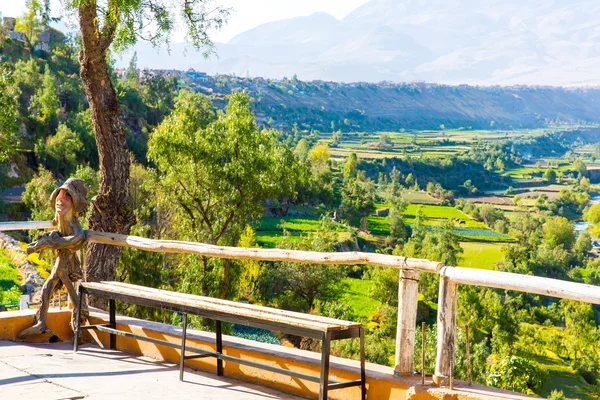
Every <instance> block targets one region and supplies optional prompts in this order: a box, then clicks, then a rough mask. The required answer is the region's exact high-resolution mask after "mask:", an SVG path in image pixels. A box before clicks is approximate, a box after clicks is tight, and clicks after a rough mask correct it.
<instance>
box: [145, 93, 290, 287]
mask: <svg viewBox="0 0 600 400" xmlns="http://www.w3.org/2000/svg"><path fill="white" fill-rule="evenodd" d="M148 156H149V158H150V160H151V161H152V162H154V163H155V164H156V166H157V169H158V172H159V173H160V180H159V184H158V188H157V192H156V195H157V197H158V198H159V199H162V200H163V201H164V202H165V203H167V204H170V205H171V206H172V207H173V208H175V210H176V217H177V218H178V226H179V228H180V233H179V237H180V238H181V239H184V240H195V241H201V242H205V243H210V244H219V245H235V244H236V243H237V241H238V239H239V237H240V234H241V232H242V230H243V229H244V227H245V226H246V224H247V223H249V222H252V221H257V220H258V219H259V218H260V217H261V216H262V215H263V213H264V209H263V203H264V202H265V200H267V199H272V200H277V199H278V198H279V197H280V196H286V195H287V196H289V195H291V194H292V192H293V190H294V184H295V180H296V176H297V172H296V169H297V165H296V163H295V161H294V157H293V155H292V153H291V151H289V150H288V149H287V148H285V147H284V146H283V145H281V144H280V143H279V142H278V140H277V132H275V131H270V130H266V129H260V128H259V127H258V126H257V125H256V121H255V120H254V117H253V116H252V113H251V112H250V99H249V98H248V96H247V95H246V94H245V93H235V94H232V95H230V96H229V104H228V105H227V108H226V110H225V112H219V113H218V114H216V115H215V113H214V111H213V109H212V104H211V103H210V100H209V99H208V98H207V97H206V96H203V95H201V94H194V93H190V92H187V91H181V93H180V94H179V96H178V97H177V101H176V105H175V110H174V111H173V113H171V114H170V115H169V116H168V117H166V118H165V120H164V121H163V122H162V123H161V124H160V125H159V126H158V127H157V128H156V129H155V130H154V132H153V133H152V135H151V136H150V141H149V143H148ZM229 266H230V265H229V264H228V263H224V265H223V274H222V276H219V277H217V276H215V280H216V279H217V278H218V279H219V280H220V279H222V282H223V283H222V286H221V287H220V290H219V292H220V293H209V290H208V286H207V285H206V284H203V285H202V288H201V291H202V293H201V294H202V295H208V294H216V295H219V296H221V297H224V296H225V295H226V294H227V292H228V291H229V286H230V282H231V279H230V278H231V277H230V268H229ZM213 270H214V265H213V264H211V263H210V260H209V259H208V258H206V257H204V258H203V259H202V265H201V271H200V272H201V273H202V278H203V279H205V277H206V276H207V274H209V273H210V272H212V271H213ZM205 283H206V282H205Z"/></svg>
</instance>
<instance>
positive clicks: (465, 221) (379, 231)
mask: <svg viewBox="0 0 600 400" xmlns="http://www.w3.org/2000/svg"><path fill="white" fill-rule="evenodd" d="M419 209H420V210H421V213H422V216H423V217H422V222H423V224H424V225H425V226H427V227H431V228H432V229H433V227H435V226H437V225H440V224H441V223H442V222H443V221H445V220H448V219H449V220H452V221H453V222H454V223H455V228H454V230H455V232H456V234H457V235H458V236H460V237H461V238H462V239H464V240H469V241H484V242H506V241H511V240H512V238H511V237H510V236H507V235H503V234H500V233H497V232H494V231H493V230H491V229H489V228H488V227H487V226H486V225H485V224H484V223H483V222H479V221H476V220H474V219H473V218H471V217H470V216H468V215H467V214H465V213H463V212H462V211H460V210H458V209H456V208H455V207H451V206H440V205H431V204H423V205H422V204H409V205H408V206H407V207H406V209H405V210H404V213H403V215H404V222H405V223H406V224H407V225H409V226H412V225H414V224H415V223H416V215H417V210H419ZM367 222H368V230H369V232H370V233H371V234H372V235H373V236H375V238H376V239H378V240H379V241H382V240H383V239H385V237H386V236H387V235H389V220H388V218H387V217H378V216H375V215H371V216H369V217H368V218H367Z"/></svg>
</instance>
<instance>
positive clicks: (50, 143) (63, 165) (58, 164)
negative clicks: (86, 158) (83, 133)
mask: <svg viewBox="0 0 600 400" xmlns="http://www.w3.org/2000/svg"><path fill="white" fill-rule="evenodd" d="M82 148H83V143H81V140H79V136H77V134H76V133H75V132H73V131H72V130H70V129H69V128H68V127H67V126H66V125H64V124H60V125H59V126H58V130H57V131H56V135H54V136H50V137H48V138H46V142H45V143H44V142H40V143H38V144H36V146H35V153H36V156H37V157H38V158H39V159H40V160H42V161H43V163H44V164H45V165H46V166H47V167H48V168H49V169H50V170H52V171H59V173H60V174H61V175H62V176H63V177H64V178H65V179H66V178H67V177H68V176H69V175H70V174H72V173H73V172H75V169H76V167H77V153H78V152H80V151H81V149H82Z"/></svg>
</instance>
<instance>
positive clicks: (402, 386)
mask: <svg viewBox="0 0 600 400" xmlns="http://www.w3.org/2000/svg"><path fill="white" fill-rule="evenodd" d="M34 314H35V311H34V310H26V311H12V312H2V313H0V340H16V335H17V334H18V332H20V331H21V330H22V329H23V328H26V327H28V326H30V325H32V324H33V316H34ZM69 320H70V310H58V309H51V310H50V313H49V317H48V326H49V327H50V329H52V330H53V332H54V333H55V334H56V335H57V336H58V337H60V339H61V340H65V341H67V340H68V341H71V340H72V339H73V334H72V332H71V331H70V328H69ZM90 320H91V323H93V324H96V323H106V322H107V321H108V314H107V313H105V312H102V311H98V310H92V311H91V313H90ZM117 320H118V324H117V325H118V329H120V330H124V331H128V332H132V333H135V334H138V335H146V336H149V337H153V338H157V339H162V340H167V341H170V342H174V343H181V328H180V327H175V326H171V325H165V324H161V323H156V322H149V321H143V320H139V319H134V318H128V317H123V316H118V317H117ZM34 339H35V341H38V342H41V341H48V340H49V336H48V335H40V336H39V337H36V338H34ZM84 339H85V340H86V341H95V342H97V343H98V344H99V345H100V346H103V347H108V342H109V338H108V334H105V333H99V332H90V331H86V332H85V336H84ZM187 344H188V345H189V346H193V347H199V348H205V349H209V350H213V351H214V350H215V339H214V333H212V332H204V331H198V330H192V329H188V340H187ZM223 347H224V353H225V354H229V355H232V356H235V357H240V358H244V359H248V360H252V361H257V362H261V363H265V364H271V365H274V366H277V367H280V368H285V369H291V370H294V371H298V372H302V373H306V374H312V375H319V370H320V354H319V353H313V352H310V351H304V350H298V349H294V348H289V347H284V346H277V345H271V344H266V343H258V342H255V341H252V340H246V339H241V338H236V337H232V336H224V337H223ZM117 348H118V349H119V350H122V351H126V352H131V353H134V354H141V355H144V356H147V357H152V358H155V359H158V360H165V361H169V362H173V363H178V362H179V350H177V349H174V348H171V347H167V346H161V345H155V344H152V343H149V342H145V341H141V340H136V339H131V338H125V337H122V336H119V337H117ZM186 366H187V367H191V368H196V369H201V370H206V371H210V372H215V373H216V360H215V359H213V358H203V359H194V360H188V361H186ZM224 368H225V375H227V376H233V377H236V378H239V379H241V380H245V381H250V382H254V383H257V384H260V385H262V386H266V387H272V388H275V389H277V390H280V391H284V392H287V393H292V394H295V395H300V396H306V397H310V398H316V397H318V392H319V386H318V384H317V383H314V382H307V381H304V380H301V379H298V378H293V377H289V376H286V375H282V374H276V373H272V372H269V371H264V370H261V369H257V368H254V367H249V366H244V365H239V364H236V363H232V362H227V361H224ZM330 371H331V372H330V373H331V375H330V378H331V379H335V380H340V381H346V380H355V379H360V368H359V363H358V361H353V360H347V359H342V358H338V357H331V361H330ZM393 372H394V371H393V369H392V368H389V367H384V366H381V365H376V364H370V363H367V398H368V399H369V400H385V399H412V400H419V399H423V400H426V399H464V400H468V399H511V400H513V399H514V400H518V399H531V398H532V397H529V396H525V395H521V394H517V393H513V392H507V391H503V390H498V389H491V388H488V387H485V386H480V385H473V386H471V387H469V386H467V385H466V384H464V382H460V381H456V382H455V390H452V391H451V390H449V389H448V388H437V387H434V386H432V384H431V379H430V377H428V379H427V380H426V382H425V385H424V386H422V385H421V378H420V376H414V377H395V376H394V374H393ZM173 379H178V376H173ZM329 398H330V399H344V400H354V399H360V389H359V388H358V387H354V388H346V389H339V390H333V391H330V392H329Z"/></svg>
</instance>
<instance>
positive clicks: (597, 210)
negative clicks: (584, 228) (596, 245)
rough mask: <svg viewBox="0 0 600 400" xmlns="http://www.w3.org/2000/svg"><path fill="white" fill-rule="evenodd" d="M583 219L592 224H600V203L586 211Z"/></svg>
mask: <svg viewBox="0 0 600 400" xmlns="http://www.w3.org/2000/svg"><path fill="white" fill-rule="evenodd" d="M583 218H585V220H586V221H588V222H589V223H591V224H597V223H598V222H600V203H596V204H594V205H592V206H590V207H589V208H587V209H586V210H585V212H584V213H583Z"/></svg>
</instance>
